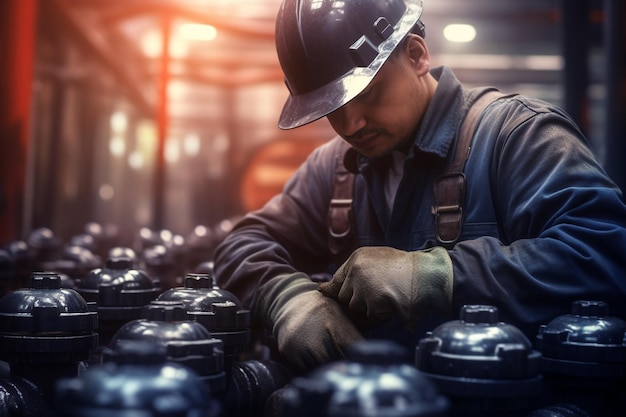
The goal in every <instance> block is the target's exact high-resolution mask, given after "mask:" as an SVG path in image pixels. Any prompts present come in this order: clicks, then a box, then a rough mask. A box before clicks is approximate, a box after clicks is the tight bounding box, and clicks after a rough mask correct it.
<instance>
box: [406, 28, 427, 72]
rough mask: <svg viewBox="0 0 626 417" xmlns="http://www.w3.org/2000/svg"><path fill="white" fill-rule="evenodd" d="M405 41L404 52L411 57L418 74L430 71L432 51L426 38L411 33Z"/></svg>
mask: <svg viewBox="0 0 626 417" xmlns="http://www.w3.org/2000/svg"><path fill="white" fill-rule="evenodd" d="M404 42H405V43H404V52H405V53H406V54H407V56H408V58H409V59H410V62H411V65H412V66H413V68H414V69H415V71H416V73H417V74H418V75H424V74H426V73H428V71H430V53H429V52H428V46H426V42H425V41H424V38H422V37H421V36H419V35H416V34H414V33H409V34H408V35H407V38H406V39H405V41H404Z"/></svg>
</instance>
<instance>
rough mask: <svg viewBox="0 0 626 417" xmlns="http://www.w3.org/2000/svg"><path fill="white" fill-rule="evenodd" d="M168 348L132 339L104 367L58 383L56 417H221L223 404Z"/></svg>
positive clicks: (112, 353)
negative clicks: (216, 399) (213, 396)
mask: <svg viewBox="0 0 626 417" xmlns="http://www.w3.org/2000/svg"><path fill="white" fill-rule="evenodd" d="M165 350H166V347H165V345H162V344H155V343H151V342H149V341H143V342H142V341H138V340H134V341H126V342H121V341H120V343H118V344H117V346H116V349H115V350H108V351H107V354H106V359H105V360H104V361H103V363H102V364H100V365H96V366H93V367H90V368H89V369H87V370H86V371H85V372H83V373H82V374H81V375H80V376H79V377H76V378H67V379H62V380H60V381H59V382H58V383H57V385H56V395H55V402H54V407H53V409H54V416H55V417H108V416H116V417H217V416H218V415H220V414H219V411H220V408H219V404H218V403H217V402H216V401H215V400H214V399H213V398H212V397H211V395H209V394H208V393H207V390H206V386H205V384H204V383H203V382H202V381H201V379H200V378H199V377H198V376H197V374H196V373H195V372H194V371H193V370H192V369H190V368H188V367H186V366H183V365H181V364H179V363H176V362H173V361H169V360H168V356H169V355H168V354H167V353H166V352H165Z"/></svg>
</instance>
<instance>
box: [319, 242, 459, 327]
mask: <svg viewBox="0 0 626 417" xmlns="http://www.w3.org/2000/svg"><path fill="white" fill-rule="evenodd" d="M320 291H321V292H322V293H323V294H324V295H326V296H328V297H331V298H333V299H336V300H337V301H339V303H340V304H341V305H343V306H344V307H346V308H348V309H349V312H350V316H351V317H353V318H354V320H355V321H356V322H358V323H363V322H365V321H366V320H367V321H368V322H370V323H372V325H380V324H383V323H384V322H386V321H388V320H389V319H391V317H392V316H393V315H394V314H396V313H397V314H399V315H400V317H401V319H402V320H403V322H404V324H405V325H406V327H407V328H413V327H414V326H415V325H416V324H417V323H418V321H419V320H421V319H423V318H424V317H426V316H427V315H428V313H429V312H430V311H432V310H436V311H438V312H440V313H443V314H449V313H450V309H451V307H452V261H451V260H450V256H449V255H448V251H447V250H446V249H444V248H442V247H435V248H432V249H428V250H422V251H414V252H405V251H403V250H399V249H394V248H391V247H383V246H380V247H379V246H371V247H361V248H359V249H357V250H355V251H354V252H353V253H352V255H350V257H349V258H348V259H347V260H346V261H345V262H344V263H343V265H341V266H340V267H339V269H338V270H337V272H335V275H334V276H333V279H332V280H331V281H329V282H326V283H323V284H321V285H320Z"/></svg>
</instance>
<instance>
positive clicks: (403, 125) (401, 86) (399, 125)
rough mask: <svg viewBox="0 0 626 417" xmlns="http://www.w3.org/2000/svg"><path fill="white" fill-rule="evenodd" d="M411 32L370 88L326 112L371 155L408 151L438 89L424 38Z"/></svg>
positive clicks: (343, 134)
mask: <svg viewBox="0 0 626 417" xmlns="http://www.w3.org/2000/svg"><path fill="white" fill-rule="evenodd" d="M410 36H412V37H411V39H408V40H407V42H406V43H405V44H402V45H400V46H399V48H402V49H401V50H398V51H396V53H394V55H392V56H391V57H389V59H388V60H387V62H385V64H384V65H383V67H382V68H381V69H380V71H379V72H378V74H376V76H375V77H374V79H373V80H372V82H371V83H370V84H369V85H368V86H367V88H365V90H363V91H362V92H361V93H360V94H359V95H358V96H356V97H355V98H354V99H352V100H351V101H350V102H348V103H347V104H345V105H344V106H342V107H340V108H339V109H337V110H335V111H334V112H332V113H331V114H329V115H328V116H327V117H328V121H329V122H330V124H331V126H332V127H333V129H334V130H335V131H336V132H337V134H339V135H340V136H341V137H343V138H344V139H345V140H346V141H347V142H349V143H350V144H351V145H352V146H353V147H354V148H355V149H356V150H357V151H358V152H359V153H361V154H362V155H364V156H366V157H367V158H377V157H380V156H382V155H385V154H388V153H390V152H392V151H394V150H397V149H406V148H407V146H408V145H409V144H410V143H411V142H412V139H413V134H414V132H415V131H416V129H417V126H418V125H419V122H420V120H421V118H422V116H423V114H424V111H425V109H426V106H427V105H428V102H429V100H430V96H431V95H432V92H433V91H434V88H435V87H434V85H433V83H436V82H435V81H434V79H433V78H432V77H430V75H429V74H428V70H429V66H430V62H429V58H428V50H427V49H426V46H425V44H424V41H423V39H422V38H420V37H418V36H416V35H415V36H413V35H410Z"/></svg>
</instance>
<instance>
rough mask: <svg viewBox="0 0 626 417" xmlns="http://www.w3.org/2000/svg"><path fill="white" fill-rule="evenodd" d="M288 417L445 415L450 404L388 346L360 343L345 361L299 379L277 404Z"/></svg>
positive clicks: (401, 352)
mask: <svg viewBox="0 0 626 417" xmlns="http://www.w3.org/2000/svg"><path fill="white" fill-rule="evenodd" d="M273 406H274V407H275V408H277V409H278V410H279V415H281V416H283V417H290V416H301V417H365V416H376V417H392V416H393V417H417V416H430V417H434V416H446V415H447V411H448V407H449V404H448V400H447V399H446V398H445V397H444V396H442V395H440V394H439V392H438V390H437V388H436V386H435V384H433V383H432V382H431V381H429V380H428V378H426V377H425V376H424V375H422V374H421V373H420V372H419V371H418V370H417V369H416V368H415V367H414V366H413V365H411V364H410V363H408V361H407V354H406V352H405V351H404V349H403V348H402V347H400V346H398V345H395V344H394V343H392V342H389V341H382V340H380V341H378V340H368V341H363V342H358V343H355V344H354V345H353V346H351V348H350V349H349V351H348V353H347V356H346V360H342V361H337V362H333V363H330V364H327V365H324V366H321V367H320V368H318V369H316V370H313V371H312V372H311V373H310V374H309V375H307V376H298V377H296V378H294V379H293V381H292V382H291V383H290V384H289V385H288V386H287V387H286V388H285V389H284V390H282V393H281V398H280V401H278V402H277V403H276V404H273Z"/></svg>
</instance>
